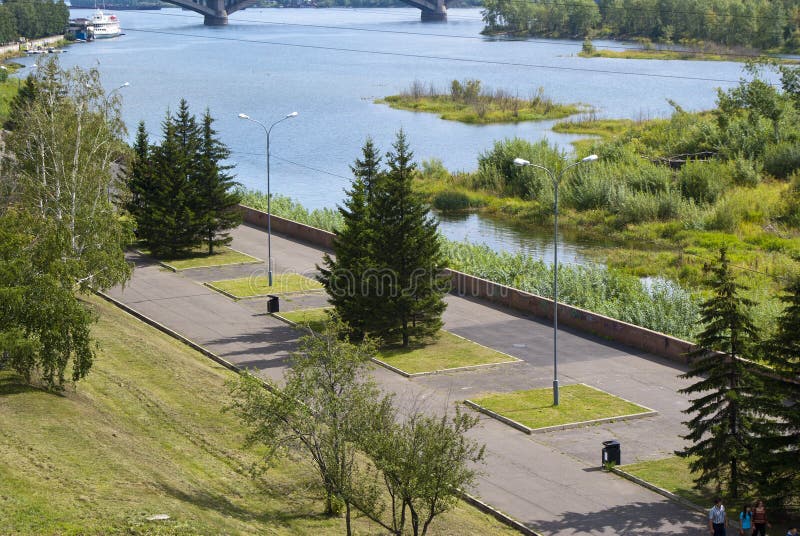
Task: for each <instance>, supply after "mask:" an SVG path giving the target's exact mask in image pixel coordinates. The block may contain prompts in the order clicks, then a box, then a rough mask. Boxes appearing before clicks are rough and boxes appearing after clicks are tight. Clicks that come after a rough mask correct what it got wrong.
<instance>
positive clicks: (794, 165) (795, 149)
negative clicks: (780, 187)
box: [764, 142, 800, 179]
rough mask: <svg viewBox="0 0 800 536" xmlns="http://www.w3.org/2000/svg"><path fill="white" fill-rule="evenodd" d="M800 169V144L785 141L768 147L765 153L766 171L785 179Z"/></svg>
mask: <svg viewBox="0 0 800 536" xmlns="http://www.w3.org/2000/svg"><path fill="white" fill-rule="evenodd" d="M798 169H800V145H798V144H796V143H790V142H783V143H779V144H777V145H771V146H769V147H767V150H766V152H765V154H764V171H766V172H767V173H769V174H770V175H772V176H773V177H775V178H778V179H785V178H786V177H788V176H789V175H791V174H792V173H793V172H794V171H795V170H798Z"/></svg>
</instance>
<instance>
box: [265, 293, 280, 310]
mask: <svg viewBox="0 0 800 536" xmlns="http://www.w3.org/2000/svg"><path fill="white" fill-rule="evenodd" d="M279 311H280V305H279V302H278V297H277V296H275V295H273V294H268V295H267V312H268V313H277V312H279Z"/></svg>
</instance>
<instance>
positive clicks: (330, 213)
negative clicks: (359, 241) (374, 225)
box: [241, 189, 343, 232]
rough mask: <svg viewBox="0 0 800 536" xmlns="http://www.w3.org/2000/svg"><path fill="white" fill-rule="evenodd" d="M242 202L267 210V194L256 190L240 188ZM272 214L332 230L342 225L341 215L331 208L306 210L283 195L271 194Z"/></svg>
mask: <svg viewBox="0 0 800 536" xmlns="http://www.w3.org/2000/svg"><path fill="white" fill-rule="evenodd" d="M241 194H242V204H243V205H246V206H248V207H252V208H255V209H258V210H267V194H265V193H262V192H259V191H257V190H249V189H242V190H241ZM270 210H271V212H272V214H274V215H275V216H280V217H281V218H287V219H289V220H293V221H296V222H299V223H304V224H306V225H310V226H312V227H316V228H318V229H324V230H326V231H331V232H334V231H335V230H336V229H337V228H338V227H341V225H342V222H343V220H342V215H341V214H340V213H339V211H338V210H336V209H332V208H323V209H314V210H308V209H307V208H306V207H304V206H303V205H301V204H300V203H298V202H297V201H295V200H293V199H292V198H290V197H287V196H283V195H275V194H273V195H272V203H271V206H270Z"/></svg>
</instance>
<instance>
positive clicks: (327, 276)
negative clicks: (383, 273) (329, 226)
mask: <svg viewBox="0 0 800 536" xmlns="http://www.w3.org/2000/svg"><path fill="white" fill-rule="evenodd" d="M361 154H362V159H361V160H359V159H356V161H355V163H354V164H353V165H352V166H351V167H350V169H351V170H352V172H353V177H354V179H353V184H352V187H351V189H350V190H349V191H348V192H347V198H346V200H345V202H344V206H340V207H338V210H339V213H340V214H341V215H342V219H343V221H344V225H343V226H342V227H341V228H339V229H336V236H335V238H334V241H333V251H334V254H335V257H331V256H330V255H328V254H327V253H326V254H325V255H324V256H323V259H322V262H323V266H322V267H320V266H317V268H318V270H319V271H320V276H319V278H318V279H319V281H320V283H322V285H323V286H324V287H325V290H326V291H327V292H328V296H329V298H328V301H329V302H330V303H331V305H333V306H334V308H335V309H336V312H337V314H338V315H339V317H340V318H341V319H342V320H343V321H345V322H346V323H347V324H348V325H349V326H350V328H351V329H352V330H353V334H354V335H355V336H356V337H361V336H363V335H364V334H365V333H366V331H367V327H368V325H369V324H370V322H369V318H368V316H369V314H368V311H370V310H371V308H370V306H369V302H370V301H372V300H374V298H373V297H372V296H371V295H370V294H369V292H368V291H367V288H366V286H365V285H364V283H365V275H366V274H368V273H370V272H369V271H368V270H369V269H370V267H371V266H372V265H373V263H372V262H371V260H370V256H371V252H372V249H373V243H372V236H373V235H372V233H371V232H370V227H371V225H372V220H373V219H372V217H371V200H372V197H373V191H374V188H375V184H376V182H377V181H378V179H379V177H380V175H381V170H380V160H381V158H380V155H379V154H378V150H377V149H376V148H375V145H374V144H373V142H372V139H370V138H368V139H367V141H366V143H365V144H364V146H363V147H362V149H361Z"/></svg>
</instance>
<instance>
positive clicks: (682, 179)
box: [677, 161, 728, 204]
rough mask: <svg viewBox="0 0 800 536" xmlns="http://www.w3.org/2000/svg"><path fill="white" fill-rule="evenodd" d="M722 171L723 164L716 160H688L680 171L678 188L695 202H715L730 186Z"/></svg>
mask: <svg viewBox="0 0 800 536" xmlns="http://www.w3.org/2000/svg"><path fill="white" fill-rule="evenodd" d="M722 171H723V170H722V166H721V165H720V164H718V163H716V162H714V161H711V162H704V161H691V162H687V163H686V165H684V166H683V167H682V168H681V170H680V171H679V172H678V177H677V182H678V188H680V191H681V194H682V195H683V196H684V197H686V198H688V199H691V200H693V201H694V202H695V203H698V204H704V203H714V202H715V201H716V200H717V198H718V197H719V196H720V194H722V192H723V191H725V189H726V187H727V186H728V185H727V184H726V183H725V175H724V174H723V173H722Z"/></svg>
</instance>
